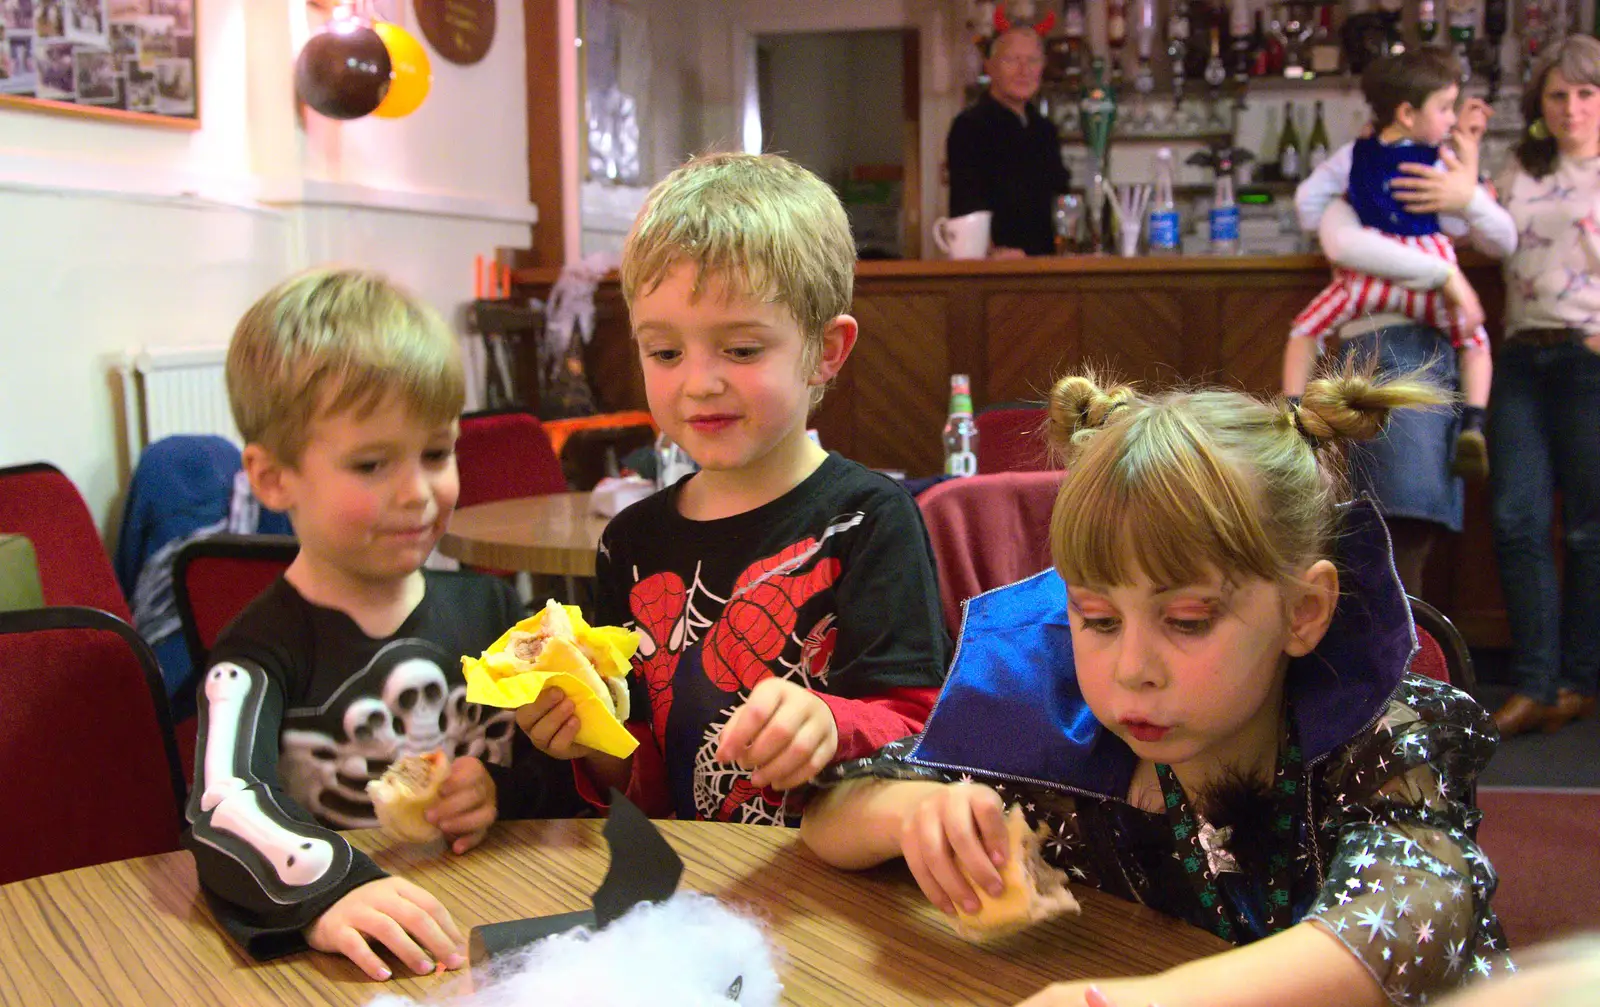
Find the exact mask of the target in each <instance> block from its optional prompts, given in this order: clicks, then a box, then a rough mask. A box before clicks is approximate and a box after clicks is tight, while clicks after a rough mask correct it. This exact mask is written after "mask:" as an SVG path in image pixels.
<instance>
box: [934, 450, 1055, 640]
mask: <svg viewBox="0 0 1600 1007" xmlns="http://www.w3.org/2000/svg"><path fill="white" fill-rule="evenodd" d="M1062 475H1063V473H1061V472H1049V471H1046V472H997V473H994V474H991V475H982V474H980V475H975V476H970V477H968V478H965V479H949V480H946V481H945V482H942V483H939V484H938V485H936V486H933V487H931V488H930V489H928V490H927V491H925V492H924V493H923V494H922V495H921V496H919V497H918V498H917V506H918V507H919V508H920V509H921V510H922V520H923V522H924V523H925V524H927V526H928V538H929V540H930V541H931V542H932V543H933V557H934V561H935V563H937V565H938V568H939V602H940V607H941V608H942V609H943V611H944V622H945V628H946V629H948V630H949V631H950V634H951V635H952V636H954V635H955V634H956V632H957V631H958V630H959V629H960V628H961V603H962V602H963V601H965V600H966V599H968V598H971V597H972V596H974V595H977V594H982V593H983V592H984V591H988V590H990V589H991V588H996V587H1000V586H1002V585H1004V584H1010V583H1012V582H1013V581H1018V580H1021V579H1022V578H1024V577H1027V576H1030V575H1032V574H1036V573H1038V572H1039V571H1040V570H1043V569H1045V568H1046V567H1048V566H1049V565H1050V511H1051V510H1052V508H1054V507H1055V502H1056V493H1057V491H1058V490H1059V489H1060V488H1061V478H1062Z"/></svg>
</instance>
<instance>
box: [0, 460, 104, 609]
mask: <svg viewBox="0 0 1600 1007" xmlns="http://www.w3.org/2000/svg"><path fill="white" fill-rule="evenodd" d="M0 531H7V532H16V533H18V534H21V535H25V536H27V538H28V540H29V541H30V542H32V543H33V549H34V553H35V555H36V556H37V558H38V563H39V582H40V584H41V586H42V587H43V588H44V603H45V604H46V605H82V606H85V607H88V608H98V609H101V610H103V611H106V612H110V613H111V614H112V615H114V616H116V617H117V618H119V619H121V620H122V621H123V622H132V621H133V612H132V610H131V609H129V608H128V600H127V598H125V597H123V594H122V587H121V585H119V584H118V583H117V573H116V569H115V568H114V567H113V566H112V565H111V557H110V556H108V555H107V554H106V546H105V543H104V542H103V541H102V540H101V538H100V530H99V529H98V528H96V527H95V523H94V518H93V517H92V516H90V514H89V507H88V505H87V504H85V503H84V502H83V495H82V494H80V493H79V492H78V487H76V486H74V485H73V484H72V480H71V479H68V478H67V477H66V476H65V475H64V474H62V472H61V470H60V469H58V468H56V467H55V466H54V465H51V464H49V463H47V462H34V463H32V464H29V465H14V466H11V467H10V468H3V469H0Z"/></svg>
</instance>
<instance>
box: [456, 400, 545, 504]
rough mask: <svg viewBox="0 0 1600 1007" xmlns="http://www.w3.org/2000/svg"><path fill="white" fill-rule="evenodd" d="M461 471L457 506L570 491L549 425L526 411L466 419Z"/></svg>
mask: <svg viewBox="0 0 1600 1007" xmlns="http://www.w3.org/2000/svg"><path fill="white" fill-rule="evenodd" d="M456 467H457V468H458V469H459V470H460V472H461V496H460V499H458V500H457V502H456V506H458V507H470V506H472V505H473V504H478V503H489V502H490V501H493V500H507V499H510V498H512V497H530V496H542V495H543V494H546V493H565V492H566V491H567V480H566V476H564V475H562V472H561V460H560V459H559V458H557V457H556V453H555V451H554V450H553V449H552V448H551V447H550V437H549V435H548V434H546V433H545V431H544V425H543V424H541V423H540V422H539V417H537V416H535V415H534V414H533V413H531V412H528V411H527V410H525V409H504V410H488V411H484V412H477V413H467V414H466V415H464V416H462V417H461V437H460V439H459V440H457V441H456Z"/></svg>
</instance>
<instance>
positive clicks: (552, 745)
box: [517, 685, 594, 759]
mask: <svg viewBox="0 0 1600 1007" xmlns="http://www.w3.org/2000/svg"><path fill="white" fill-rule="evenodd" d="M517 726H518V727H520V728H522V732H523V733H524V734H526V735H527V736H528V740H529V741H531V742H533V747H534V748H537V749H538V750H539V751H541V752H543V753H544V754H546V755H548V756H550V757H551V758H552V759H582V758H585V757H587V756H589V755H593V754H594V749H592V748H589V747H588V746H587V745H580V744H578V743H577V742H576V741H574V740H573V739H574V738H576V737H577V736H578V706H577V704H576V703H574V702H573V701H572V700H570V699H568V698H567V694H566V693H564V692H562V691H561V690H560V689H558V688H556V687H555V686H553V685H552V686H550V687H549V688H547V689H545V690H544V691H543V692H541V693H539V695H538V696H536V697H535V698H534V700H533V702H531V703H529V704H528V705H527V706H519V707H517Z"/></svg>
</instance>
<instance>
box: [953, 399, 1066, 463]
mask: <svg viewBox="0 0 1600 1007" xmlns="http://www.w3.org/2000/svg"><path fill="white" fill-rule="evenodd" d="M972 419H973V422H975V423H976V424H977V425H978V472H979V474H981V475H987V474H989V473H993V472H1037V471H1041V470H1044V469H1050V468H1054V467H1055V466H1054V465H1052V464H1051V462H1050V451H1049V448H1048V447H1047V446H1046V444H1045V440H1044V424H1045V411H1044V407H1043V406H1038V405H1029V404H1026V403H1006V404H1004V405H999V406H989V407H987V408H984V409H981V410H979V411H978V414H977V415H976V416H974V417H973V418H972Z"/></svg>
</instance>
